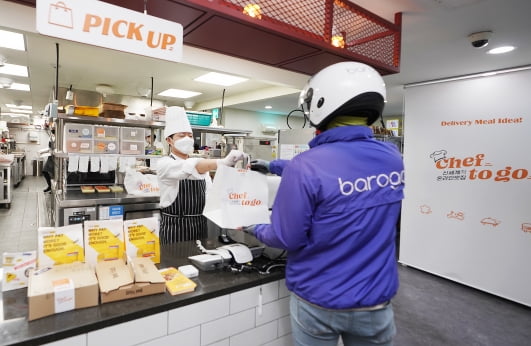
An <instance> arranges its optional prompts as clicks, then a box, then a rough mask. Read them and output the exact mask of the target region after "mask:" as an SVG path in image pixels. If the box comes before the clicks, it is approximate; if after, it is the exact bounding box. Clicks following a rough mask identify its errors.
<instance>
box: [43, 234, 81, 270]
mask: <svg viewBox="0 0 531 346" xmlns="http://www.w3.org/2000/svg"><path fill="white" fill-rule="evenodd" d="M84 261H85V250H84V248H83V225H81V224H75V225H68V226H62V227H39V228H38V229H37V268H43V267H51V266H53V265H58V264H66V263H72V262H84Z"/></svg>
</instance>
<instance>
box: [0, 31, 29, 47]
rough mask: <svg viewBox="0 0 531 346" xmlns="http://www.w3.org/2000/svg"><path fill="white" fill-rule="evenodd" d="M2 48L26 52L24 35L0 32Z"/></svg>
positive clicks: (0, 45)
mask: <svg viewBox="0 0 531 346" xmlns="http://www.w3.org/2000/svg"><path fill="white" fill-rule="evenodd" d="M0 47H4V48H10V49H16V50H26V45H25V43H24V35H22V34H19V33H18V32H12V31H5V30H0Z"/></svg>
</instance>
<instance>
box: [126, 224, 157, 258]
mask: <svg viewBox="0 0 531 346" xmlns="http://www.w3.org/2000/svg"><path fill="white" fill-rule="evenodd" d="M124 236H125V251H126V253H127V256H129V257H131V258H133V257H148V258H151V260H152V261H153V263H160V242H159V219H158V218H157V217H147V218H142V219H133V220H125V221H124Z"/></svg>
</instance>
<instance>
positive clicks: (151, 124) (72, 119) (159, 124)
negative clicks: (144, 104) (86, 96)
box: [57, 114, 253, 136]
mask: <svg viewBox="0 0 531 346" xmlns="http://www.w3.org/2000/svg"><path fill="white" fill-rule="evenodd" d="M57 118H58V119H62V120H64V121H66V122H69V123H79V124H92V125H113V126H127V127H143V128H164V126H166V122H164V121H149V120H133V119H116V118H104V117H91V116H71V115H66V114H59V115H58V117H57ZM192 130H196V131H198V132H210V133H219V134H231V135H241V136H246V135H248V134H250V133H252V132H253V131H249V130H237V129H226V128H223V127H210V126H200V125H192Z"/></svg>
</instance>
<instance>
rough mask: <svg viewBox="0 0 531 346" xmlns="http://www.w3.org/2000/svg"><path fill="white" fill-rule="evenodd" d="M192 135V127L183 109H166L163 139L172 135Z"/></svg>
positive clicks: (174, 107)
mask: <svg viewBox="0 0 531 346" xmlns="http://www.w3.org/2000/svg"><path fill="white" fill-rule="evenodd" d="M178 132H189V133H192V126H191V125H190V121H189V120H188V116H187V115H186V111H185V110H184V108H183V107H177V106H173V107H168V109H167V110H166V127H165V128H164V138H168V137H169V136H171V135H173V134H174V133H178Z"/></svg>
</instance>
